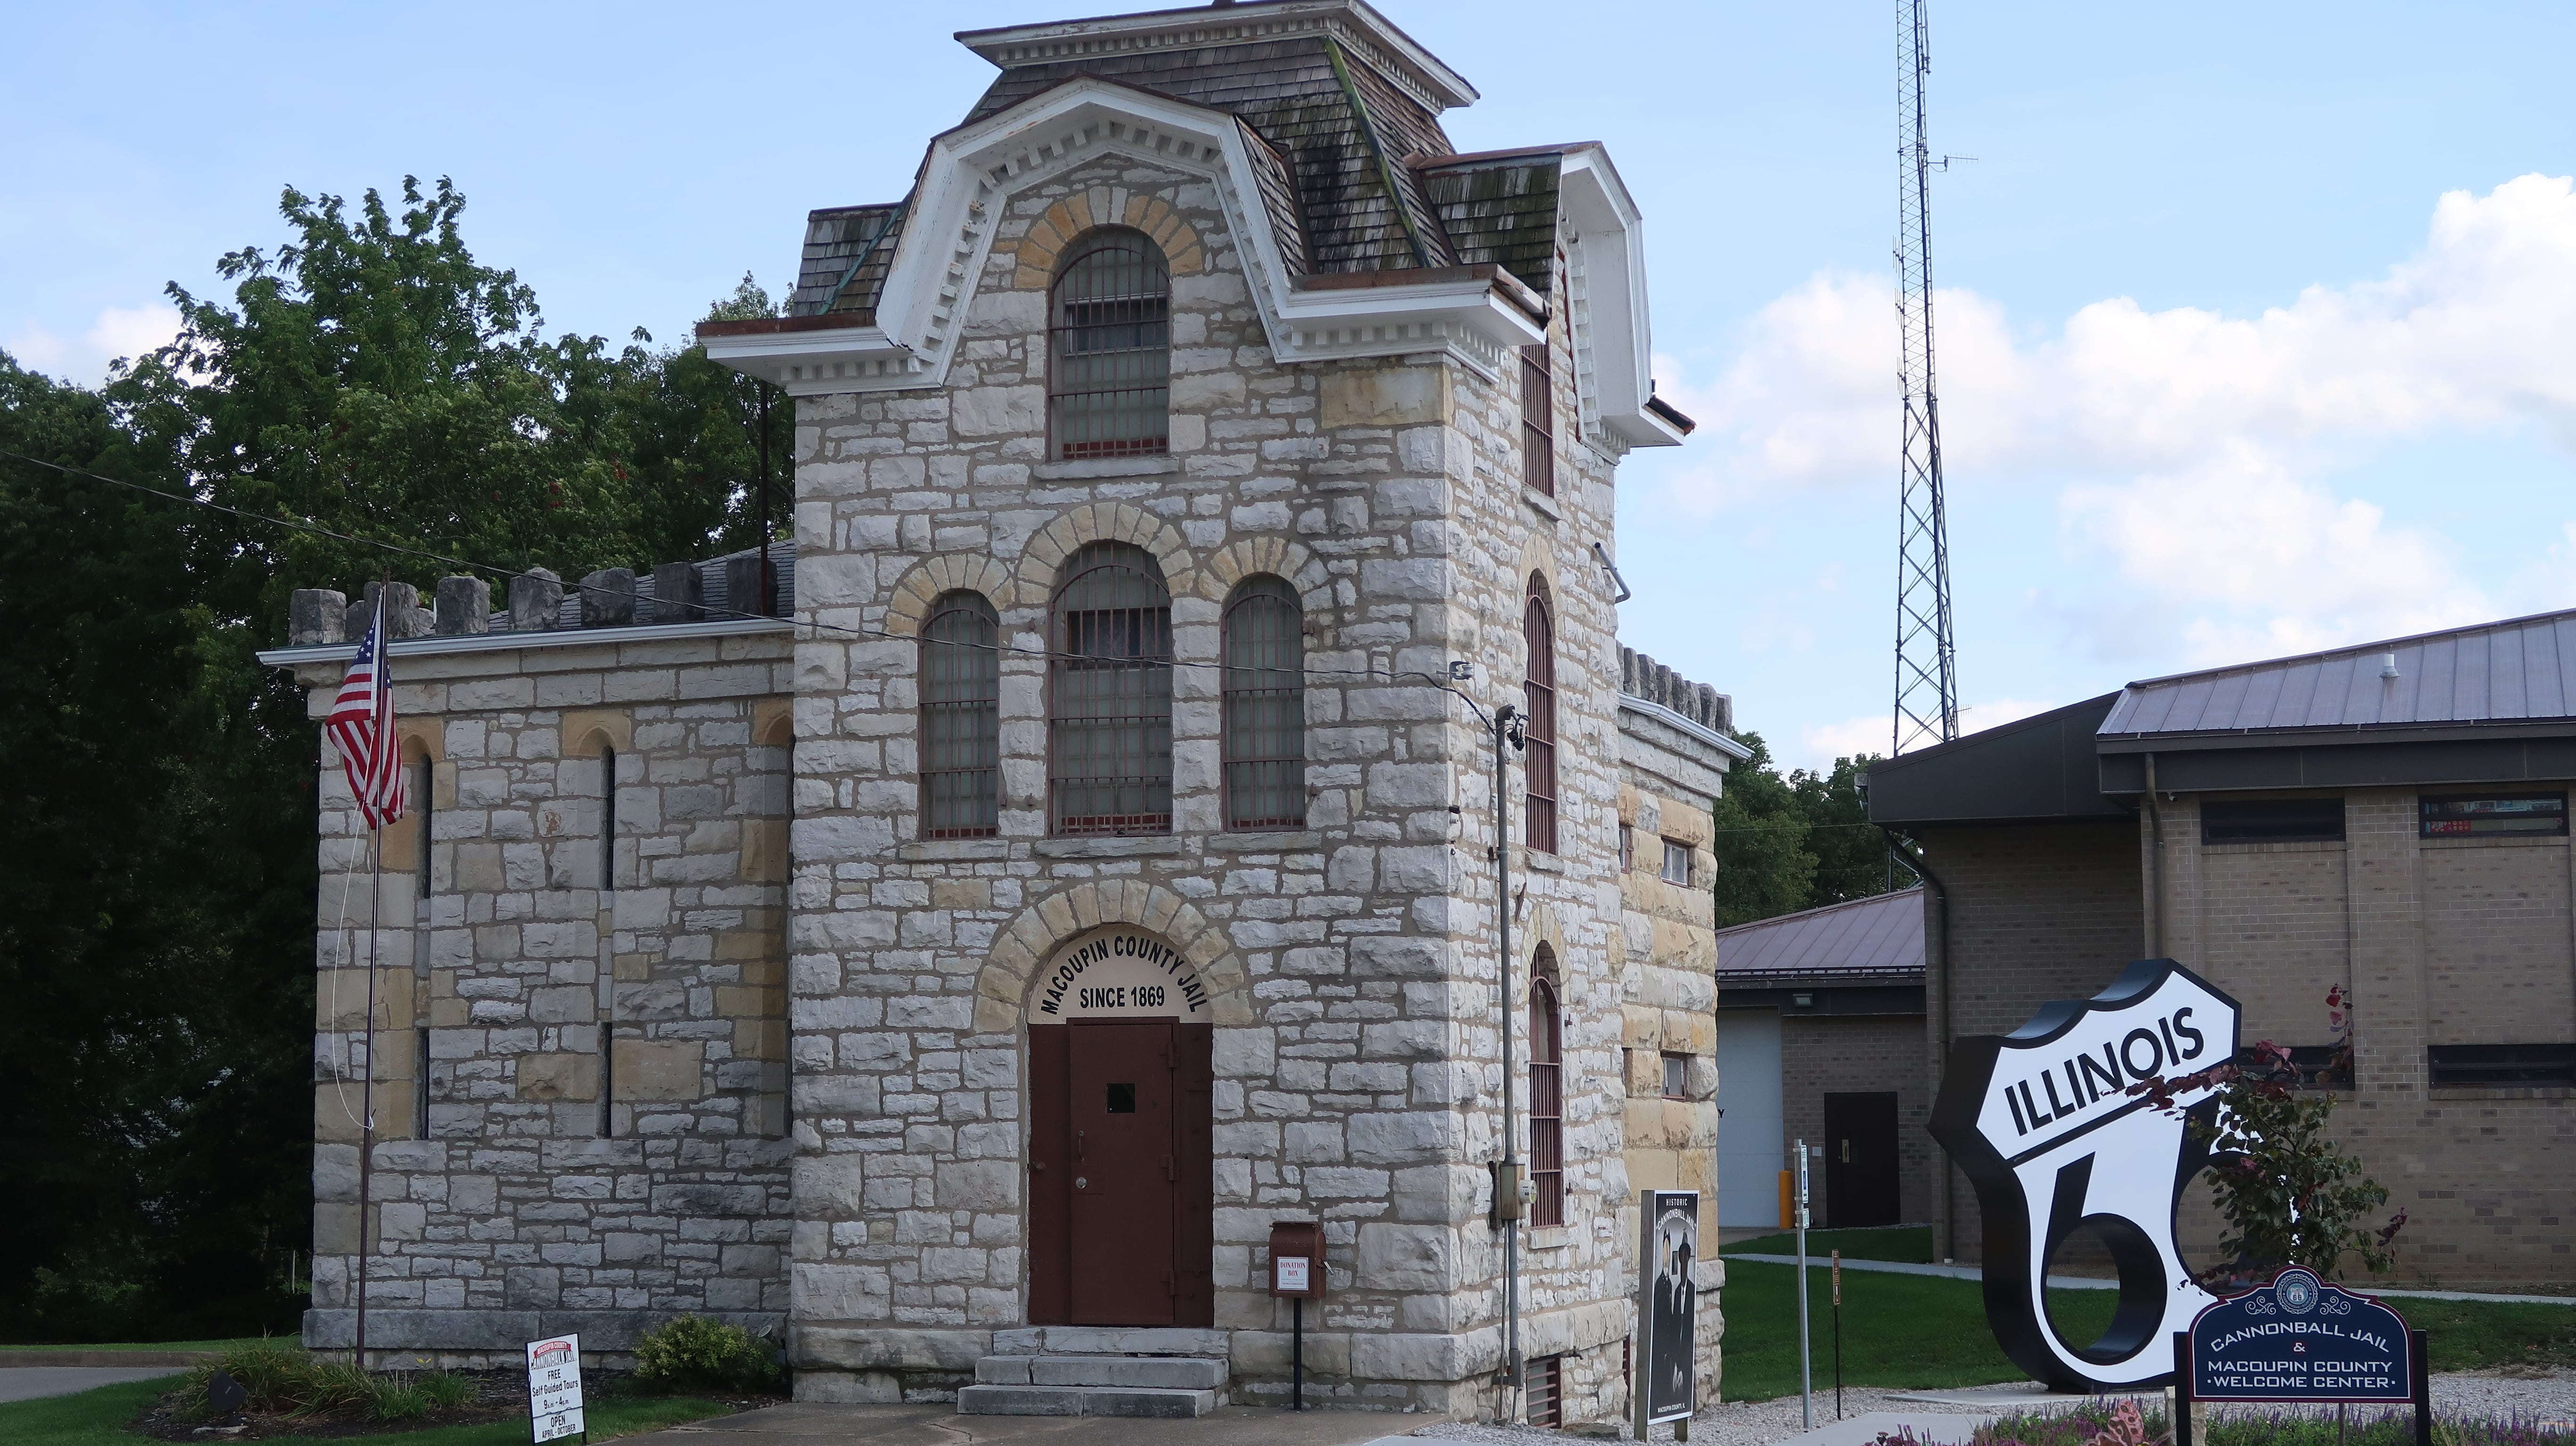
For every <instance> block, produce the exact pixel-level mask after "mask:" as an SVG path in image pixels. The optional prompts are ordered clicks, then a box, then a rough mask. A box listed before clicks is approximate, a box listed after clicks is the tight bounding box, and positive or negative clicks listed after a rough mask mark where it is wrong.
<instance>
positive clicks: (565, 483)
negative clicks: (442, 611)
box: [135, 177, 794, 622]
mask: <svg viewBox="0 0 2576 1446" xmlns="http://www.w3.org/2000/svg"><path fill="white" fill-rule="evenodd" d="M464 209H465V197H464V195H463V194H462V193H461V192H459V191H457V190H456V189H455V187H454V186H453V185H452V184H450V183H449V182H448V181H446V180H444V179H442V180H440V181H439V182H438V184H437V186H436V187H435V189H434V190H431V191H428V192H424V191H423V190H422V188H421V186H420V183H419V182H418V181H417V180H415V179H413V178H410V177H405V178H404V181H403V187H402V194H401V199H400V204H399V207H394V206H388V205H387V203H386V202H385V200H384V198H383V197H382V196H380V195H379V194H378V193H377V192H375V191H372V190H371V191H368V192H367V193H366V194H365V196H364V197H363V198H362V199H361V201H360V202H359V204H358V206H357V207H356V211H355V214H354V215H353V214H351V211H350V208H349V207H348V206H347V205H346V203H344V202H343V201H342V200H341V198H339V197H336V196H320V197H307V196H305V195H304V194H302V193H301V192H298V191H296V190H293V189H292V188H290V189H288V190H287V191H286V192H285V193H284V195H283V196H282V198H281V200H280V202H279V210H280V212H281V214H282V215H283V217H284V218H285V220H286V223H287V226H288V228H289V230H290V232H291V233H292V238H293V239H292V240H290V241H289V242H288V243H287V244H285V245H282V246H278V247H275V248H273V249H270V250H262V249H261V248H259V247H255V246H253V247H244V248H243V249H241V250H239V251H235V252H232V253H230V254H229V255H226V256H225V257H223V258H222V260H221V261H220V262H219V263H218V269H219V271H220V272H221V274H222V275H223V276H224V277H225V278H226V279H227V280H230V281H233V282H235V283H237V284H236V285H235V287H234V291H233V296H232V300H231V303H230V304H229V305H227V304H224V303H221V302H216V301H210V300H205V299H201V298H199V297H197V296H194V295H192V294H190V293H189V292H188V291H186V290H185V289H183V288H181V287H178V286H176V285H173V286H172V287H170V288H169V292H170V297H171V299H172V301H173V302H174V303H176V304H177V306H178V308H179V312H180V316H181V330H180V333H179V336H178V338H177V340H176V341H174V342H173V343H172V344H171V345H170V346H168V347H166V348H164V349H162V350H161V351H159V352H157V353H155V354H153V355H152V356H150V357H147V358H145V359H144V360H143V362H142V363H141V364H140V365H139V366H138V367H137V369H136V376H135V386H136V389H137V392H138V405H137V412H136V416H137V420H138V422H139V423H140V424H142V425H144V426H147V427H150V428H153V429H156V430H161V431H166V432H168V433H169V434H170V435H172V436H174V437H176V438H178V439H179V445H180V447H181V455H182V457H183V458H184V460H185V462H186V464H187V467H188V470H189V471H190V473H191V474H193V475H194V476H195V477H196V478H197V479H198V481H199V483H200V485H201V486H202V487H203V488H204V490H205V493H206V495H207V496H208V497H210V498H211V499H212V500H215V501H219V502H222V503H225V504H226V505H229V506H234V507H240V508H243V509H245V510H247V511H251V512H256V513H260V514H263V515H268V516H279V517H295V518H301V519H305V520H308V521H311V522H314V523H318V524H320V525H321V526H323V527H327V528H329V529H331V530H333V531H336V532H343V533H348V534H352V535H354V536H358V537H362V538H369V539H378V540H387V541H397V542H401V543H404V544H405V545H408V546H413V547H418V548H421V549H423V550H425V551H429V552H433V553H437V554H440V555H442V556H447V557H456V558H462V559H467V560H469V561H472V562H475V563H480V564H484V565H487V566H495V567H504V568H510V569H517V568H522V567H531V566H542V567H547V568H551V569H552V570H554V571H555V572H557V573H559V574H561V575H563V576H565V577H568V578H577V577H579V576H580V575H581V574H583V573H584V572H587V571H590V570H591V569H594V568H599V567H610V566H619V565H624V566H630V567H639V568H641V567H649V566H651V565H652V564H653V563H655V562H667V561H677V560H683V559H695V558H701V557H705V556H708V555H710V553H711V552H712V551H714V550H716V549H717V548H719V547H723V546H728V545H730V546H748V545H750V543H752V542H754V541H757V540H758V522H757V519H756V518H752V517H749V516H747V515H746V514H747V513H748V511H749V509H750V507H751V499H752V497H753V496H754V495H755V494H756V491H757V487H756V484H757V480H758V475H757V471H756V458H757V456H758V454H759V446H758V442H759V436H760V434H759V432H758V430H757V418H758V415H759V408H758V400H759V386H758V384H757V383H754V382H752V381H750V380H748V379H746V378H743V377H740V376H737V375H735V374H733V373H731V372H728V371H725V370H723V369H722V368H719V367H717V366H716V365H715V364H714V363H712V362H710V361H708V360H707V358H706V355H705V352H704V351H703V350H702V349H700V348H696V347H690V348H684V349H680V350H676V351H672V350H665V351H658V352H657V351H653V350H650V349H648V348H649V343H650V340H651V338H650V337H649V335H647V334H645V333H643V332H642V331H640V330H639V331H638V332H637V333H636V340H635V344H631V345H629V346H627V347H625V348H623V349H622V350H616V351H612V350H611V349H610V347H609V345H608V343H607V342H605V341H604V340H602V339H601V338H598V337H583V336H575V335H571V334H565V335H561V336H557V337H555V338H553V339H551V340H549V339H547V338H546V337H545V335H544V334H543V333H544V319H543V315H542V313H541V312H540V311H539V309H538V305H537V299H536V295H535V293H534V292H533V291H532V290H531V289H530V288H529V287H528V286H526V285H525V284H524V283H522V282H521V281H520V280H519V279H518V277H517V275H516V273H514V272H511V271H507V270H503V269H498V268H495V267H491V266H488V265H485V264H484V263H482V262H480V261H477V260H476V259H475V258H474V255H473V253H472V252H471V251H470V250H469V249H468V248H467V246H466V244H465V239H464V234H463V230H462V225H461V218H462V216H463V213H464ZM768 310H769V305H768V298H767V296H766V295H765V294H764V293H762V292H761V291H760V289H759V288H758V287H757V286H755V285H752V284H751V283H750V279H749V278H748V277H746V278H745V284H744V286H743V288H742V289H741V290H739V291H738V292H737V293H736V295H735V296H733V297H732V298H729V299H727V300H724V301H720V302H717V303H714V304H713V305H712V306H711V307H710V312H711V314H713V315H722V316H737V315H744V314H758V313H766V312H767V311H768ZM793 429H794V420H793V408H792V407H789V406H774V407H773V408H772V409H771V415H770V426H769V431H768V436H769V439H770V451H769V455H770V459H771V463H772V467H773V469H774V472H775V474H776V475H780V476H783V475H784V473H785V468H786V463H787V458H788V455H789V452H788V447H789V443H790V441H791V440H792V437H793ZM788 490H789V489H787V488H786V487H784V486H783V485H782V486H776V487H773V488H772V493H773V504H774V508H775V510H776V512H777V515H779V516H781V517H783V516H784V515H786V498H785V493H786V492H787V491H788ZM233 561H234V566H233V567H232V568H231V569H230V572H231V574H232V576H231V579H230V583H231V585H230V587H229V588H228V590H227V592H226V594H225V597H224V602H225V604H226V605H227V606H229V607H231V608H232V609H234V610H236V611H237V612H239V613H240V614H242V615H244V616H257V617H261V618H264V619H267V620H269V621H271V622H274V621H275V620H277V619H280V618H282V617H283V616H284V612H285V601H286V597H285V595H286V593H287V592H288V591H290V590H292V589H293V588H297V587H318V586H328V585H336V586H340V587H342V588H343V589H344V590H349V591H351V592H353V593H354V591H355V590H356V588H357V587H358V586H359V585H361V584H363V583H365V582H367V581H370V580H372V579H373V578H375V577H376V576H377V575H378V574H379V573H380V571H382V570H383V569H385V568H388V567H390V568H391V569H392V571H393V573H394V575H395V576H396V577H397V578H399V579H401V580H402V581H406V582H410V583H413V584H415V585H417V586H419V587H421V588H422V590H423V591H424V592H427V591H428V590H429V589H430V588H431V587H432V586H433V585H434V583H435V581H436V579H437V577H438V576H439V575H441V574H443V573H446V572H449V571H452V570H453V569H452V568H450V567H448V566H444V565H441V564H439V563H436V562H432V561H428V560H425V559H419V558H405V557H401V556H397V555H392V554H387V553H385V552H382V551H380V550H378V549H375V548H372V547H369V546H366V545H364V544H363V543H350V542H340V541H335V540H332V539H329V538H322V537H316V536H313V535H311V534H309V533H292V532H284V531H274V532H261V531H257V530H252V531H249V532H245V533H244V534H243V537H242V545H241V549H240V552H239V554H238V555H237V556H236V557H235V558H234V560H233Z"/></svg>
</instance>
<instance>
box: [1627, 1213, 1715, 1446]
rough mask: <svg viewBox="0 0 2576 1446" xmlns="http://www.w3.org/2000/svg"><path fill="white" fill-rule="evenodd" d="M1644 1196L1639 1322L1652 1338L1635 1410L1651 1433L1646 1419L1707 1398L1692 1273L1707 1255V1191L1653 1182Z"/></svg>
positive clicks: (1687, 1409) (1645, 1346)
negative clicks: (1703, 1206)
mask: <svg viewBox="0 0 2576 1446" xmlns="http://www.w3.org/2000/svg"><path fill="white" fill-rule="evenodd" d="M1637 1204H1638V1206H1639V1209H1638V1214H1639V1215H1640V1216H1641V1217H1643V1218H1642V1223H1643V1225H1644V1230H1645V1239H1644V1241H1643V1242H1642V1245H1643V1248H1642V1249H1641V1250H1640V1251H1639V1253H1638V1259H1637V1279H1638V1292H1637V1294H1638V1299H1637V1324H1638V1327H1639V1331H1640V1334H1641V1335H1642V1336H1643V1337H1644V1339H1643V1340H1642V1341H1641V1342H1640V1345H1641V1347H1642V1348H1641V1349H1640V1350H1639V1351H1638V1352H1637V1375H1638V1379H1637V1381H1636V1384H1635V1387H1634V1389H1635V1397H1634V1401H1635V1410H1634V1412H1633V1413H1632V1414H1633V1415H1634V1416H1635V1417H1636V1418H1637V1420H1636V1426H1637V1428H1638V1430H1637V1437H1638V1439H1639V1440H1644V1439H1645V1436H1646V1431H1645V1428H1646V1427H1648V1426H1650V1425H1653V1424H1655V1423H1657V1422H1661V1421H1679V1420H1683V1419H1686V1418H1687V1417H1689V1416H1690V1415H1691V1413H1692V1412H1693V1411H1694V1410H1696V1409H1697V1408H1698V1405H1699V1372H1698V1368H1697V1359H1698V1353H1697V1351H1696V1350H1695V1349H1694V1348H1693V1347H1694V1342H1693V1341H1692V1331H1693V1329H1694V1322H1695V1321H1696V1320H1697V1319H1698V1316H1699V1287H1698V1286H1696V1285H1695V1284H1693V1283H1692V1280H1691V1273H1692V1272H1691V1267H1692V1266H1693V1265H1694V1264H1696V1263H1697V1262H1698V1260H1699V1192H1698V1191H1696V1190H1646V1191H1641V1192H1640V1193H1639V1199H1638V1201H1637Z"/></svg>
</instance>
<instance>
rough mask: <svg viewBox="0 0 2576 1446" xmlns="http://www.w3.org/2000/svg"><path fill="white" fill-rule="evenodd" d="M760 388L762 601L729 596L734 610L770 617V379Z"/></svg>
mask: <svg viewBox="0 0 2576 1446" xmlns="http://www.w3.org/2000/svg"><path fill="white" fill-rule="evenodd" d="M755 385H757V386H758V387H759V388H760V488H759V501H758V502H757V503H756V504H755V505H756V506H758V507H759V508H760V601H759V602H757V603H755V604H753V605H752V606H750V607H748V608H746V607H744V606H743V605H742V600H741V599H740V598H733V599H729V601H730V602H732V604H733V608H734V611H736V612H747V613H751V614H753V615H755V616H758V617H764V618H765V617H767V616H769V615H770V610H771V609H772V608H774V607H775V606H777V604H776V603H775V602H773V601H772V599H774V598H775V597H777V595H778V583H777V581H776V579H775V578H773V577H772V576H771V574H770V571H769V383H767V382H756V383H755Z"/></svg>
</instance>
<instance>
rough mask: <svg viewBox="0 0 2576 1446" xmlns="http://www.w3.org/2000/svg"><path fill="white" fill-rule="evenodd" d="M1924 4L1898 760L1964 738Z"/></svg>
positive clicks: (1903, 233)
mask: <svg viewBox="0 0 2576 1446" xmlns="http://www.w3.org/2000/svg"><path fill="white" fill-rule="evenodd" d="M1924 4H1925V0H1896V29H1897V52H1898V57H1897V58H1898V68H1897V82H1896V112H1897V127H1896V129H1897V156H1898V165H1897V184H1896V195H1897V204H1896V212H1897V233H1896V321H1897V329H1898V331H1899V332H1900V334H1901V336H1902V346H1903V357H1904V359H1903V361H1902V363H1901V364H1900V366H1899V369H1898V373H1897V379H1898V381H1899V382H1900V383H1901V384H1902V385H1903V387H1904V389H1905V452H1904V456H1903V459H1902V460H1901V461H1900V462H1899V463H1898V466H1897V513H1898V532H1897V540H1896V730H1895V732H1896V736H1895V746H1894V751H1895V752H1897V753H1903V752H1904V751H1905V750H1906V749H1908V748H1917V747H1921V746H1923V745H1925V744H1929V743H1947V742H1948V741H1950V740H1951V739H1953V738H1956V737H1958V736H1959V679H1958V662H1957V658H1956V656H1955V655H1954V653H1953V651H1952V647H1951V641H1950V527H1949V523H1948V521H1947V519H1946V518H1945V516H1944V514H1943V507H1942V501H1941V404H1940V401H1939V400H1938V398H1936V397H1935V395H1934V394H1933V388H1932V220H1931V210H1930V203H1931V186H1932V167H1933V160H1932V152H1931V149H1930V147H1929V146H1927V145H1926V144H1925V143H1924V139H1923V76H1924V73H1925V72H1926V71H1927V70H1929V69H1930V68H1931V56H1930V52H1929V47H1928V43H1927V40H1928V38H1927V36H1926V34H1925V28H1924V17H1923V7H1924ZM1944 159H1945V160H1946V158H1944Z"/></svg>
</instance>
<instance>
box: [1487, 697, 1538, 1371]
mask: <svg viewBox="0 0 2576 1446" xmlns="http://www.w3.org/2000/svg"><path fill="white" fill-rule="evenodd" d="M1492 727H1493V733H1494V918H1495V922H1496V926H1497V928H1496V932H1497V934H1498V936H1499V939H1500V953H1499V954H1498V955H1497V959H1498V960H1499V963H1500V972H1501V976H1502V994H1503V999H1502V1031H1503V1165H1502V1169H1501V1171H1500V1172H1499V1173H1498V1174H1497V1175H1496V1176H1495V1177H1494V1191H1495V1199H1494V1213H1495V1215H1497V1216H1498V1217H1500V1218H1501V1220H1502V1222H1503V1371H1504V1373H1505V1374H1504V1383H1503V1390H1504V1397H1503V1403H1504V1410H1505V1412H1506V1414H1507V1415H1508V1416H1509V1417H1510V1419H1512V1420H1514V1421H1518V1420H1519V1419H1520V1415H1521V1411H1520V1395H1521V1388H1522V1385H1523V1381H1522V1378H1521V1250H1520V1243H1521V1201H1520V1192H1521V1160H1520V1146H1519V1141H1518V1138H1517V1137H1518V1134H1519V1131H1518V1129H1517V1127H1516V1122H1515V1121H1514V1119H1513V1117H1512V1103H1513V1101H1512V815H1511V809H1510V798H1511V794H1510V791H1509V788H1508V786H1507V782H1506V779H1505V772H1504V770H1505V765H1506V762H1507V759H1508V756H1509V755H1508V754H1506V752H1505V751H1504V749H1505V745H1506V744H1508V745H1509V746H1510V747H1511V748H1514V749H1522V748H1526V747H1528V746H1529V718H1528V716H1527V715H1525V714H1523V713H1522V712H1521V711H1520V710H1519V709H1518V708H1515V707H1513V706H1512V705H1511V704H1509V703H1505V704H1504V705H1502V706H1501V707H1500V708H1497V709H1495V710H1494V717H1493V724H1492ZM1505 1190H1509V1191H1510V1192H1511V1200H1510V1202H1509V1203H1508V1204H1506V1203H1505V1201H1504V1200H1503V1198H1502V1192H1503V1191H1505Z"/></svg>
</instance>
